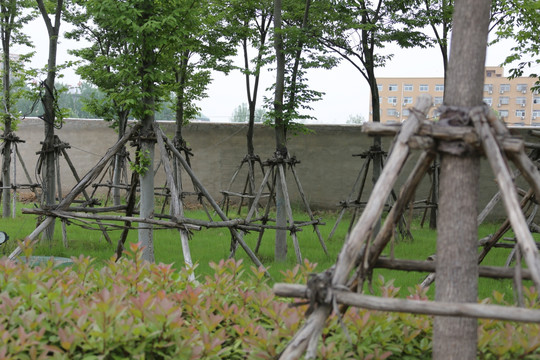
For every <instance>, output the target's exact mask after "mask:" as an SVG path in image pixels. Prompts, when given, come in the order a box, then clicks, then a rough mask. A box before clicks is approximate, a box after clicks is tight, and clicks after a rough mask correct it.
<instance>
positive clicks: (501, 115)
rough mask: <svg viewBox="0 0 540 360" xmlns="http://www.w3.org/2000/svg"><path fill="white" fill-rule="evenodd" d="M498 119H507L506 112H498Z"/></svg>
mask: <svg viewBox="0 0 540 360" xmlns="http://www.w3.org/2000/svg"><path fill="white" fill-rule="evenodd" d="M499 117H500V118H501V119H505V118H507V117H508V110H500V111H499Z"/></svg>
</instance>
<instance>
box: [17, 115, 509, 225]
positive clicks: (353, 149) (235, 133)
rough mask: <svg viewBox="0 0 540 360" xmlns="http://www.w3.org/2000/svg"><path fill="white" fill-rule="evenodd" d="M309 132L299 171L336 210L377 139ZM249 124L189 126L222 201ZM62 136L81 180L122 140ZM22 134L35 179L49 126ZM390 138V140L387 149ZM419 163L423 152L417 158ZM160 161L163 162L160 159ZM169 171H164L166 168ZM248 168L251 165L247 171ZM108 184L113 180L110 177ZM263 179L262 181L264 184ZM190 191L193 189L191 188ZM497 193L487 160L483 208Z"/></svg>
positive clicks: (302, 138)
mask: <svg viewBox="0 0 540 360" xmlns="http://www.w3.org/2000/svg"><path fill="white" fill-rule="evenodd" d="M160 124H161V126H162V128H163V129H164V130H165V132H166V133H167V134H168V135H169V136H172V134H173V132H174V123H160ZM308 129H309V130H310V133H308V134H298V135H290V139H289V151H290V153H291V154H292V155H295V156H296V157H297V159H298V160H299V161H300V164H298V165H297V166H296V170H297V173H298V176H299V178H300V181H301V183H302V186H303V188H304V191H305V193H306V195H307V197H308V200H309V202H310V204H311V206H312V208H313V209H335V208H336V205H337V204H338V203H339V201H341V200H344V199H345V198H346V197H347V196H348V194H349V192H350V191H351V189H352V186H353V184H354V181H355V179H356V177H357V175H358V172H359V171H360V168H361V166H362V164H363V162H364V160H363V159H361V158H360V157H353V156H352V155H353V154H358V153H361V152H364V151H366V150H368V149H369V147H370V146H371V144H372V141H373V140H372V139H371V138H369V137H367V136H366V135H364V134H362V132H361V128H360V127H359V126H355V125H309V126H308ZM246 131H247V125H246V124H232V123H222V124H220V123H210V122H196V123H192V124H190V125H188V126H186V128H185V131H184V132H183V133H184V136H185V139H186V141H187V142H188V144H189V146H190V147H191V148H192V151H193V152H194V154H195V156H194V157H193V158H192V166H193V170H194V171H195V173H196V174H197V176H198V177H199V179H200V180H201V181H202V183H203V184H204V185H205V186H206V188H207V189H208V191H210V193H211V194H212V195H213V196H214V197H215V199H216V200H218V201H219V200H220V199H221V194H220V190H224V189H226V188H227V187H228V185H229V182H230V180H231V177H232V175H233V173H234V171H235V170H236V169H237V167H238V166H239V165H240V162H241V160H242V159H243V157H244V156H245V154H246V145H245V144H246V138H245V136H246ZM56 134H57V135H58V136H59V137H60V139H61V140H62V141H64V142H67V143H69V145H70V146H71V148H70V149H68V150H67V151H68V153H69V156H70V158H71V160H72V161H73V163H74V164H75V166H76V167H77V171H78V173H79V176H81V177H82V176H83V175H84V174H86V173H87V172H88V171H89V170H90V169H91V168H92V167H93V166H94V164H96V163H97V161H98V160H99V159H100V158H101V156H102V155H103V154H105V152H106V151H107V149H108V148H109V147H111V146H112V145H113V144H114V143H115V141H116V139H117V134H116V133H115V131H114V130H113V129H111V128H109V127H108V124H107V123H105V122H103V121H98V120H67V121H66V122H65V124H64V125H63V126H62V128H61V129H59V130H57V131H56ZM17 135H18V136H19V137H20V138H21V139H23V140H25V141H26V142H25V143H21V144H19V151H20V152H21V155H22V157H23V158H24V161H25V163H26V166H27V168H28V170H29V171H30V173H31V175H32V177H33V178H34V176H35V175H34V174H35V167H36V161H37V155H36V152H38V151H39V150H40V146H41V145H40V141H41V140H42V139H43V136H44V130H43V123H42V121H41V120H39V119H26V120H23V121H22V122H21V124H20V125H19V126H18V130H17ZM389 141H390V139H389V138H388V139H385V141H384V144H385V145H384V148H385V149H386V150H387V149H388V146H389ZM274 148H275V142H274V133H273V129H272V128H269V127H266V126H262V125H257V126H256V128H255V150H256V152H257V154H258V155H259V156H260V157H261V159H262V160H266V159H268V158H270V157H271V156H272V153H273V151H274ZM413 155H414V156H413V159H414V158H416V156H417V154H413ZM156 159H159V157H157V155H156ZM412 166H413V164H412V161H409V162H408V164H407V166H406V167H405V169H404V171H403V172H402V175H401V177H400V181H403V179H404V178H405V177H406V176H407V175H408V172H409V171H410V169H411V168H412ZM61 168H62V175H61V179H62V187H63V193H64V194H65V193H66V192H67V191H69V190H70V189H71V188H72V187H73V186H74V185H75V179H74V177H73V175H72V174H71V172H70V170H69V168H68V166H67V164H66V163H65V161H64V160H63V159H61ZM162 168H163V167H161V169H162ZM161 169H160V172H159V173H158V175H157V178H156V181H155V184H156V186H162V185H163V184H164V183H165V177H164V175H163V173H162V171H161ZM244 169H245V167H244ZM241 174H242V175H240V176H239V177H238V181H237V182H236V186H235V187H234V188H233V190H234V191H240V189H241V186H242V184H243V181H244V180H245V175H243V174H244V173H241ZM104 180H108V176H106V177H105V179H104ZM261 180H262V179H259V180H257V181H258V182H260V181H261ZM288 181H289V192H290V196H291V199H292V202H293V203H295V204H299V203H300V198H299V194H298V191H297V188H296V185H295V183H294V182H292V177H291V176H290V175H288ZM17 182H18V183H26V182H27V181H26V179H25V178H24V173H23V171H22V168H21V167H20V163H18V167H17ZM368 183H369V184H367V185H368V186H367V187H366V191H365V192H364V194H365V195H366V196H364V199H367V196H368V194H369V191H370V190H371V184H370V181H368ZM429 185H430V184H429V179H428V178H426V179H424V181H423V183H422V184H421V186H420V188H419V189H418V191H417V193H416V199H417V200H421V199H425V198H426V197H427V194H428V192H429ZM186 188H188V189H189V186H186ZM496 191H497V188H496V183H495V182H494V177H493V174H492V173H491V170H490V169H489V166H488V164H487V162H486V161H485V160H484V161H483V162H482V179H481V189H480V198H481V200H480V202H481V203H480V204H479V207H480V209H481V208H482V207H483V205H484V204H485V203H487V201H489V199H490V198H491V196H493V194H494V193H495V192H496ZM503 215H504V214H503V210H502V207H500V206H499V208H498V209H497V211H496V212H495V213H494V214H493V216H492V217H491V219H492V220H496V219H497V220H498V219H500V218H501V217H503Z"/></svg>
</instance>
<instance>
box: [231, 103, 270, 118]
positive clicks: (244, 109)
mask: <svg viewBox="0 0 540 360" xmlns="http://www.w3.org/2000/svg"><path fill="white" fill-rule="evenodd" d="M265 113H266V111H265V110H264V109H262V108H258V109H256V110H255V113H254V116H253V122H254V123H262V122H263V119H264V116H265ZM251 119H252V116H251V110H250V109H249V108H248V105H247V104H246V103H242V104H241V105H238V107H237V108H236V109H234V111H233V113H232V115H231V122H237V123H243V122H250V121H251Z"/></svg>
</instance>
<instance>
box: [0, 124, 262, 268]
mask: <svg viewBox="0 0 540 360" xmlns="http://www.w3.org/2000/svg"><path fill="white" fill-rule="evenodd" d="M139 130H140V125H139V124H137V125H135V126H133V127H132V128H131V129H129V130H128V131H127V132H126V133H125V134H124V136H123V137H122V138H121V139H119V140H118V141H117V142H116V144H115V145H113V146H112V147H111V148H109V150H108V151H107V152H106V154H105V155H104V156H103V157H102V158H101V160H100V161H99V162H98V163H97V164H96V165H95V166H94V167H93V168H92V169H91V170H90V171H89V172H88V173H87V174H86V175H85V176H84V177H83V178H79V179H77V180H78V181H79V182H78V183H77V184H76V185H75V186H74V187H73V189H72V190H71V191H70V192H69V193H68V194H67V195H66V196H65V197H63V198H62V199H61V201H60V202H59V204H58V205H56V206H55V207H54V208H51V209H23V213H26V214H35V215H41V216H44V217H45V219H44V220H43V221H42V222H41V224H40V225H39V226H38V227H37V228H36V229H35V230H34V231H33V232H32V233H31V234H30V235H28V236H27V237H26V239H25V240H26V241H29V242H30V243H34V242H37V241H38V235H39V234H40V233H41V232H42V231H43V230H44V229H45V228H46V227H47V226H48V225H49V224H51V223H52V221H53V220H54V219H55V218H57V217H58V218H61V219H62V220H63V221H71V222H79V223H81V224H82V226H85V227H86V228H92V226H93V224H94V223H96V224H97V225H98V227H99V228H100V229H101V230H102V231H104V232H105V233H106V230H107V229H109V228H115V229H123V233H122V236H121V237H120V239H119V241H118V245H117V258H119V257H120V256H121V254H122V251H123V248H124V242H125V241H126V238H127V231H129V229H130V228H131V224H132V223H148V224H153V225H154V226H157V227H162V228H175V229H178V231H179V233H180V238H181V244H182V252H183V255H184V262H185V263H186V265H187V266H188V267H190V266H192V265H193V263H192V260H191V254H190V250H189V245H188V237H189V233H190V232H191V231H193V230H199V229H201V228H203V227H205V228H211V227H227V228H229V230H230V232H231V236H232V237H233V242H234V243H235V244H240V246H241V247H242V248H243V249H244V251H245V252H246V254H247V255H248V257H249V258H250V259H251V260H252V261H253V263H254V264H255V265H257V266H259V267H263V265H262V263H261V262H260V261H259V259H258V258H257V256H256V255H255V254H254V253H253V251H251V249H250V248H249V246H248V245H247V244H246V243H245V242H244V241H243V238H242V236H241V235H240V233H239V230H244V231H248V230H254V227H253V226H249V225H246V224H245V221H243V220H241V219H236V220H230V219H228V218H227V216H226V215H225V213H224V212H223V211H222V210H221V208H220V207H219V205H218V204H217V203H216V202H215V201H214V200H213V198H212V196H211V195H210V193H209V192H208V191H207V190H206V189H205V188H204V186H203V185H202V184H201V182H200V181H199V180H198V178H197V177H196V175H195V173H194V172H193V170H192V169H191V167H190V166H189V164H188V162H187V161H186V159H184V157H183V156H182V154H181V153H180V151H178V149H177V148H176V146H175V145H174V144H173V142H172V141H170V140H169V139H168V138H167V136H166V135H165V133H164V132H163V131H162V130H161V129H160V128H159V126H158V124H157V123H154V128H153V130H154V134H155V141H156V142H157V144H158V147H159V150H160V153H161V161H162V163H163V166H164V168H165V173H166V176H167V183H168V187H169V189H170V192H171V204H172V205H171V214H170V215H164V214H156V215H155V218H152V219H147V218H141V217H134V216H133V215H134V214H135V199H136V188H137V185H138V181H137V178H138V174H136V173H133V174H132V179H131V184H130V189H129V194H128V199H127V204H126V205H121V206H112V207H105V208H95V209H93V208H88V207H84V206H83V207H73V206H72V204H73V203H74V201H75V199H76V198H77V197H78V196H79V195H80V194H83V195H84V196H85V198H86V199H87V202H91V199H89V198H88V195H87V194H86V188H87V187H88V186H90V185H91V184H92V183H93V182H94V181H95V180H96V179H97V178H98V177H99V175H100V174H101V173H102V171H103V169H105V168H106V166H107V165H108V164H109V163H110V161H111V159H112V158H113V157H114V156H115V155H116V153H117V152H118V151H120V150H121V149H122V148H123V147H124V146H125V144H126V143H127V142H128V141H130V140H137V137H138V132H139ZM64 147H65V146H64ZM62 150H63V149H62ZM168 154H170V155H171V156H170V157H169V156H168ZM64 155H65V154H64ZM171 161H173V162H174V161H177V162H178V163H179V164H180V165H181V166H182V167H183V169H184V170H185V171H186V172H187V174H188V175H189V177H190V178H191V180H192V182H193V184H194V186H196V189H198V191H200V192H201V193H202V194H203V195H204V196H205V198H206V199H207V200H208V202H209V203H210V204H211V205H212V207H213V209H214V211H215V212H216V213H217V214H218V216H219V217H220V218H221V221H203V220H197V219H189V218H186V217H184V214H183V205H182V202H181V201H180V199H181V196H180V192H179V191H178V189H177V187H176V182H175V181H174V175H173V171H172V169H173V165H172V164H171ZM74 175H75V176H76V177H78V176H77V175H76V172H74ZM112 211H114V212H119V211H123V212H124V215H104V214H102V213H103V212H112ZM156 218H157V219H156ZM160 218H165V219H166V220H161V219H160ZM104 221H106V222H107V223H104ZM21 251H22V249H21V248H20V247H17V248H16V249H15V250H14V251H13V252H12V253H11V254H10V255H9V259H14V258H15V257H16V256H18V255H19V254H20V253H21ZM266 274H267V276H269V274H268V273H266Z"/></svg>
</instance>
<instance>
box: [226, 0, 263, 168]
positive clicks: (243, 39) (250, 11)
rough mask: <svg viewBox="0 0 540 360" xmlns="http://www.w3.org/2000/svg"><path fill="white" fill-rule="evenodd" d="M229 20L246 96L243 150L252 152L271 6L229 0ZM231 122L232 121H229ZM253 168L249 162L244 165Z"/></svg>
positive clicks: (255, 0)
mask: <svg viewBox="0 0 540 360" xmlns="http://www.w3.org/2000/svg"><path fill="white" fill-rule="evenodd" d="M231 4H232V9H233V11H232V19H231V20H230V21H231V23H233V24H236V26H237V28H238V30H237V32H238V35H237V36H238V38H239V41H240V44H241V47H242V55H243V67H241V68H240V70H241V71H242V72H243V74H244V77H245V82H246V96H247V110H248V112H247V115H248V116H247V118H246V119H247V121H248V131H247V134H246V140H247V153H248V155H249V156H250V157H251V156H254V155H255V146H254V144H253V126H254V123H255V122H256V121H257V117H258V116H257V112H260V110H257V96H258V93H259V84H260V79H261V70H262V68H263V66H264V65H265V64H266V63H267V62H268V61H269V59H268V57H269V38H270V37H269V33H270V30H271V25H272V19H273V9H272V6H273V4H272V2H271V1H269V0H252V1H243V0H240V1H232V3H231ZM252 49H254V50H255V54H254V56H253V57H252V58H250V56H249V54H250V51H251V50H252ZM232 121H233V122H235V121H236V120H234V119H233V120H232ZM248 165H249V166H251V168H252V167H253V164H252V163H250V164H248Z"/></svg>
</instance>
